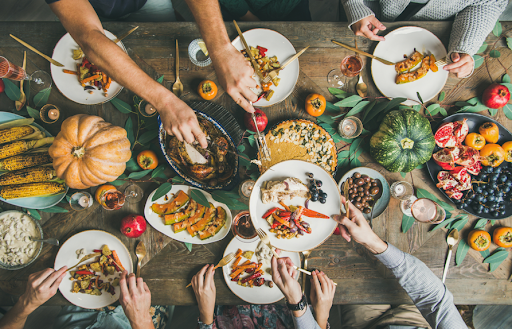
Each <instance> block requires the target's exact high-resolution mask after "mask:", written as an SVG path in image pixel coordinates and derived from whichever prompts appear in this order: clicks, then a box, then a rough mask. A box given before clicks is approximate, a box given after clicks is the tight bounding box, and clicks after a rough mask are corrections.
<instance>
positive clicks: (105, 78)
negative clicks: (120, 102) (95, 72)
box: [101, 73, 107, 84]
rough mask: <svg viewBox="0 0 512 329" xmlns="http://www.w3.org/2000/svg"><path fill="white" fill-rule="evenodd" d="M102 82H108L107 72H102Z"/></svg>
mask: <svg viewBox="0 0 512 329" xmlns="http://www.w3.org/2000/svg"><path fill="white" fill-rule="evenodd" d="M101 82H102V83H103V84H106V83H107V75H106V74H105V73H102V74H101Z"/></svg>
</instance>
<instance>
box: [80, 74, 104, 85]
mask: <svg viewBox="0 0 512 329" xmlns="http://www.w3.org/2000/svg"><path fill="white" fill-rule="evenodd" d="M99 77H100V75H99V74H95V75H93V76H90V77H88V78H85V79H83V80H82V85H85V84H86V83H87V82H89V81H94V80H96V79H98V78H99Z"/></svg>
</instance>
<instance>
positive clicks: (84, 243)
mask: <svg viewBox="0 0 512 329" xmlns="http://www.w3.org/2000/svg"><path fill="white" fill-rule="evenodd" d="M105 244H106V245H107V246H108V248H109V249H110V250H115V251H116V252H117V255H118V256H119V260H120V261H121V265H123V267H124V268H125V269H126V270H127V271H128V273H132V272H133V262H132V257H131V256H130V252H129V251H128V249H127V248H126V246H125V245H124V243H123V242H121V240H119V239H118V238H117V237H115V236H114V235H112V234H110V233H108V232H105V231H100V230H89V231H83V232H80V233H77V234H75V235H73V236H72V237H71V238H69V239H67V240H66V242H64V244H63V245H62V246H61V247H60V249H59V252H58V253H57V256H56V257H55V265H54V268H55V269H56V270H58V269H59V268H61V267H62V266H64V265H66V266H68V267H71V266H73V265H75V264H76V263H78V262H79V261H80V259H78V258H77V255H76V251H77V250H79V249H82V248H83V249H84V251H85V254H86V255H89V254H92V253H93V252H94V251H93V250H94V249H101V248H102V247H103V245H105ZM95 260H96V258H93V259H91V260H89V261H87V262H85V263H83V264H88V263H94V261H95ZM74 270H76V268H75V269H74ZM71 271H73V270H71ZM120 276H121V273H119V272H118V273H116V274H114V275H109V276H107V277H104V276H103V274H102V275H101V277H100V279H101V280H103V281H107V279H108V278H112V279H113V278H116V277H120ZM70 277H71V275H70V274H69V272H67V273H66V275H65V276H64V279H63V280H62V282H61V283H60V286H59V290H60V293H61V294H62V295H63V296H64V297H65V298H66V299H67V300H68V301H69V302H70V303H72V304H74V305H76V306H79V307H83V308H100V307H105V306H108V305H110V304H112V303H114V302H115V301H117V300H118V299H119V295H120V293H121V289H120V288H119V286H117V287H115V290H116V293H115V295H111V294H110V293H109V292H106V291H101V296H92V295H87V294H81V293H72V292H71V291H72V290H73V281H71V280H70V279H69V278H70ZM107 282H108V281H107Z"/></svg>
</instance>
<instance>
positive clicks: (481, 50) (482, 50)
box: [476, 38, 508, 54]
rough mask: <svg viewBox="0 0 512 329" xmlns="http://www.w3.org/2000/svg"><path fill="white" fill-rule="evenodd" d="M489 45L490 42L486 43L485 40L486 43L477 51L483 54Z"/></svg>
mask: <svg viewBox="0 0 512 329" xmlns="http://www.w3.org/2000/svg"><path fill="white" fill-rule="evenodd" d="M507 39H508V38H507ZM507 41H508V40H507ZM488 46H489V45H488V44H486V43H485V42H484V43H483V44H482V45H481V46H480V48H478V51H477V52H476V53H477V54H481V53H483V52H484V51H486V50H487V47H488Z"/></svg>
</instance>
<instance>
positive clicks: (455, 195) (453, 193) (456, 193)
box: [445, 188, 464, 200]
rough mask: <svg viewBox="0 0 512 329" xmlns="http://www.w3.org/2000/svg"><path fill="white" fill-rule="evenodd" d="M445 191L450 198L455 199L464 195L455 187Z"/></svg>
mask: <svg viewBox="0 0 512 329" xmlns="http://www.w3.org/2000/svg"><path fill="white" fill-rule="evenodd" d="M445 192H446V194H447V195H448V196H449V197H450V198H452V199H455V200H460V199H462V197H463V196H464V194H462V192H461V191H459V190H457V189H456V188H453V189H451V190H446V191H445Z"/></svg>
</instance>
